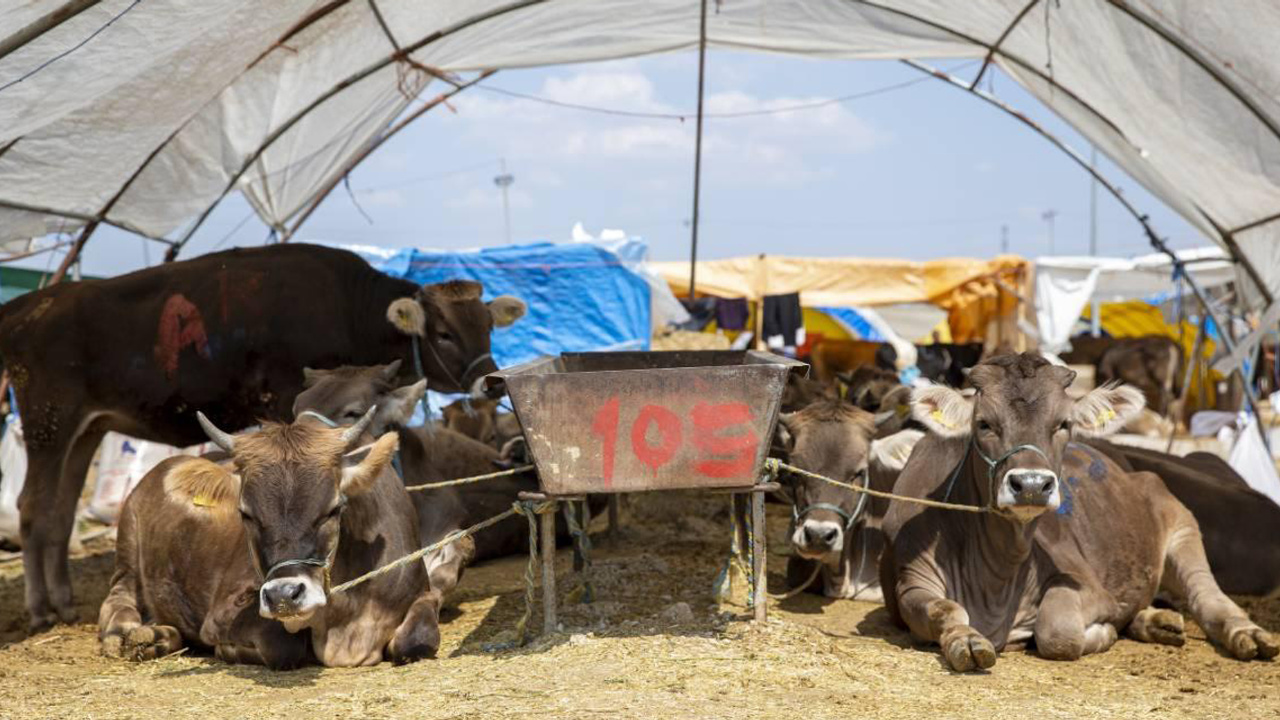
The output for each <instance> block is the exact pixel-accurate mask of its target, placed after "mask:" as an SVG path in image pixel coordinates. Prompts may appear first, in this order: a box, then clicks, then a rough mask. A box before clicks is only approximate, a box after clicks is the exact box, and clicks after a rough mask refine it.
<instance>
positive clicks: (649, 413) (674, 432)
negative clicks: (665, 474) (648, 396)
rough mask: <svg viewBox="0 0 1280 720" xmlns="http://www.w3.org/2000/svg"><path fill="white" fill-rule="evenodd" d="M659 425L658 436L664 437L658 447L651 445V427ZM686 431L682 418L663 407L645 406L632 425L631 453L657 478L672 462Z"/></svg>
mask: <svg viewBox="0 0 1280 720" xmlns="http://www.w3.org/2000/svg"><path fill="white" fill-rule="evenodd" d="M653 424H657V426H658V434H659V435H661V436H662V439H661V441H660V443H659V444H658V445H657V446H653V445H650V444H649V440H648V437H647V436H648V434H649V426H650V425H653ZM683 435H684V431H683V430H682V429H681V427H680V417H679V416H678V415H676V414H675V413H673V412H671V411H670V410H668V409H666V408H664V407H662V406H661V405H645V406H644V407H642V408H640V412H639V414H637V415H636V421H635V423H633V424H632V425H631V451H632V452H633V453H635V456H636V459H637V460H639V461H640V462H642V463H644V464H645V465H648V466H649V467H650V469H652V470H653V474H654V476H655V477H656V476H657V475H658V468H660V467H662V466H663V465H666V464H667V463H669V462H671V459H672V458H674V457H675V456H676V451H677V450H679V449H680V443H681V441H683V439H684V437H683Z"/></svg>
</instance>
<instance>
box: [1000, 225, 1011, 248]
mask: <svg viewBox="0 0 1280 720" xmlns="http://www.w3.org/2000/svg"><path fill="white" fill-rule="evenodd" d="M1000 254H1001V255H1008V254H1009V226H1008V225H1001V226H1000Z"/></svg>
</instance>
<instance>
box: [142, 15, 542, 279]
mask: <svg viewBox="0 0 1280 720" xmlns="http://www.w3.org/2000/svg"><path fill="white" fill-rule="evenodd" d="M546 2H549V0H520V1H519V2H513V3H511V4H509V5H504V6H502V7H498V8H493V9H492V10H488V11H486V12H483V13H480V14H478V15H473V16H471V17H469V18H467V19H465V20H461V21H459V22H457V23H454V24H453V25H450V26H449V27H447V28H444V29H441V30H437V31H435V32H433V33H431V34H430V35H427V36H426V37H424V38H422V39H420V40H418V41H417V42H414V43H413V44H411V45H405V46H404V48H403V50H401V51H398V52H393V53H392V54H390V55H387V56H386V57H384V58H382V59H381V60H378V61H377V62H374V63H373V64H371V65H369V66H367V67H365V68H364V69H363V70H360V71H359V72H356V73H354V74H352V75H349V76H347V77H346V78H344V79H343V80H341V81H339V82H338V83H337V84H336V85H334V86H333V87H331V88H329V89H328V90H326V91H325V92H323V93H321V94H320V95H319V96H318V97H316V98H315V99H313V100H312V101H311V102H310V103H307V105H306V106H305V107H303V108H302V109H301V110H299V111H298V112H296V113H294V114H293V115H292V116H290V117H289V119H288V120H285V121H284V123H282V124H281V125H280V126H279V127H277V128H276V129H275V130H273V131H272V132H271V133H270V134H269V135H267V137H266V138H265V139H263V141H262V144H260V145H259V146H258V148H257V149H256V150H254V151H253V152H252V153H250V154H249V157H247V158H245V160H244V162H243V163H242V164H241V165H240V168H239V169H238V170H236V172H234V173H233V174H232V175H231V178H230V180H228V182H227V185H226V187H224V188H223V190H222V193H221V194H219V195H218V197H217V199H215V200H214V201H213V202H212V203H210V204H209V206H208V207H207V208H205V209H204V212H202V213H200V215H199V217H197V218H196V220H195V222H193V223H192V224H191V227H190V228H188V229H187V231H186V232H184V233H183V234H182V237H180V238H178V240H177V242H176V243H175V244H174V246H173V247H171V248H169V252H168V253H166V254H165V262H171V261H172V260H173V259H174V258H175V257H177V255H178V252H179V251H180V250H181V249H182V246H183V245H186V244H187V242H188V241H190V240H191V236H192V235H194V234H195V232H196V230H199V229H200V226H201V225H203V224H204V221H205V220H207V219H208V217H209V215H210V214H211V213H212V212H213V210H214V208H216V207H217V206H218V204H219V203H220V202H222V200H223V198H225V197H226V196H227V195H229V194H230V193H231V191H232V190H233V189H234V188H235V186H236V183H238V182H240V178H241V177H242V176H243V175H244V174H245V173H246V172H248V171H249V168H250V167H251V166H252V165H253V164H254V163H255V162H257V161H258V158H260V157H262V154H263V153H265V152H266V151H267V150H268V149H269V148H270V147H271V146H272V145H273V144H275V142H276V141H277V140H279V139H280V138H281V137H283V136H284V135H285V134H286V133H287V132H289V130H291V129H293V126H294V125H297V124H298V123H299V122H301V120H302V119H303V118H305V117H306V116H307V115H309V114H310V113H311V112H312V111H313V110H315V109H316V108H318V107H320V106H321V105H323V104H324V103H325V102H327V101H328V100H330V99H331V98H333V97H335V96H336V95H338V94H340V93H341V92H342V91H343V90H346V89H347V88H349V87H351V86H352V85H355V84H356V83H358V82H360V81H361V80H364V79H365V78H368V77H369V76H370V75H373V74H374V73H376V72H378V71H379V70H381V69H383V68H385V67H388V66H390V65H391V64H393V63H395V62H397V61H398V60H399V59H400V58H401V57H406V56H408V55H410V54H412V53H414V52H417V51H418V50H421V49H422V48H424V47H426V46H428V45H430V44H432V43H434V42H436V41H437V40H441V39H443V38H446V37H449V36H450V35H453V34H454V33H457V32H461V31H462V30H466V29H467V28H469V27H472V26H474V25H479V24H481V23H484V22H486V21H488V20H492V19H493V18H496V17H501V16H503V15H506V14H508V13H511V12H515V11H516V10H523V9H525V8H528V7H533V6H535V5H541V4H543V3H546Z"/></svg>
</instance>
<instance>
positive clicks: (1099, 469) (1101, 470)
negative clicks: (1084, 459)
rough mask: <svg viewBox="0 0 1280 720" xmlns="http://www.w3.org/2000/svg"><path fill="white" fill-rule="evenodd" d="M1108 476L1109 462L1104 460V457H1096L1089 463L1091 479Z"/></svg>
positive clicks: (1100, 478)
mask: <svg viewBox="0 0 1280 720" xmlns="http://www.w3.org/2000/svg"><path fill="white" fill-rule="evenodd" d="M1106 477H1107V464H1106V463H1104V462H1102V458H1100V457H1096V458H1094V459H1093V462H1091V463H1089V479H1090V480H1102V479H1104V478H1106Z"/></svg>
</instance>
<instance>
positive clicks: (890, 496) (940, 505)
mask: <svg viewBox="0 0 1280 720" xmlns="http://www.w3.org/2000/svg"><path fill="white" fill-rule="evenodd" d="M765 463H766V467H768V468H769V469H770V470H771V471H772V472H775V473H777V472H782V471H786V472H789V473H794V474H796V475H800V476H802V477H807V478H812V479H814V480H821V481H822V482H825V483H828V484H830V485H835V486H836V487H842V488H845V489H846V490H852V491H854V492H859V493H865V494H867V495H870V496H872V497H878V498H884V499H885V500H899V501H901V502H905V503H912V504H914V505H923V506H925V507H931V508H937V509H939V510H956V511H959V512H971V513H986V512H995V511H994V510H992V509H991V508H988V507H985V506H979V505H962V504H960V503H950V502H941V501H938V500H930V499H928V498H917V497H908V496H906V495H897V494H894V493H891V492H884V491H883V490H872V489H871V488H865V487H859V486H857V485H854V484H853V483H847V482H841V481H839V480H834V479H832V478H829V477H826V476H825V475H819V474H818V473H814V472H809V471H808V470H804V469H802V468H798V467H796V466H795V465H788V464H787V463H784V462H782V461H781V460H778V459H777V458H769V459H768V460H766V461H765Z"/></svg>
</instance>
